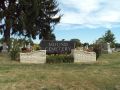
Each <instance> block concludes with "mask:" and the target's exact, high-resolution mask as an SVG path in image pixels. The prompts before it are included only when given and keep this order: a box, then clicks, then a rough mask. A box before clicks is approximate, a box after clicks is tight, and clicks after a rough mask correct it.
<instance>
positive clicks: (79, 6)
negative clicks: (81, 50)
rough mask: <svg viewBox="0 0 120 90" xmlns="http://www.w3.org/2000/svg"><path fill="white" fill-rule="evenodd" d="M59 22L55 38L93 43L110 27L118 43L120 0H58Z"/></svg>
mask: <svg viewBox="0 0 120 90" xmlns="http://www.w3.org/2000/svg"><path fill="white" fill-rule="evenodd" d="M58 2H59V8H60V9H61V11H60V14H63V17H62V18H61V21H60V23H59V24H58V25H57V26H56V27H55V30H54V33H55V35H56V39H57V40H62V39H65V40H70V39H73V38H78V39H80V41H81V42H83V43H84V42H88V43H93V42H95V40H97V39H98V38H99V37H101V36H103V35H104V34H105V32H106V31H107V30H108V29H110V30H111V31H112V32H113V33H114V34H115V37H116V42H118V43H120V30H119V29H120V0H59V1H58Z"/></svg>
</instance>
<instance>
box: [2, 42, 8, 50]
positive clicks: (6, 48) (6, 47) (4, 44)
mask: <svg viewBox="0 0 120 90" xmlns="http://www.w3.org/2000/svg"><path fill="white" fill-rule="evenodd" d="M2 52H8V46H7V44H6V43H3V49H2Z"/></svg>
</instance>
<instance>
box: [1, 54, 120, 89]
mask: <svg viewBox="0 0 120 90" xmlns="http://www.w3.org/2000/svg"><path fill="white" fill-rule="evenodd" d="M0 90H120V53H114V54H104V55H102V56H101V57H100V58H99V59H98V61H97V62H96V63H92V64H80V63H79V64H37V65H36V64H20V63H19V62H15V61H11V60H10V58H9V57H8V56H7V55H3V54H0Z"/></svg>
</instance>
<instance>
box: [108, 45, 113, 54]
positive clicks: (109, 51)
mask: <svg viewBox="0 0 120 90" xmlns="http://www.w3.org/2000/svg"><path fill="white" fill-rule="evenodd" d="M107 49H108V53H109V54H111V53H112V49H111V48H110V43H107Z"/></svg>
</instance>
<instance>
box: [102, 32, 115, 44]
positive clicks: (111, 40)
mask: <svg viewBox="0 0 120 90" xmlns="http://www.w3.org/2000/svg"><path fill="white" fill-rule="evenodd" d="M103 38H104V40H105V42H108V43H114V42H115V37H114V34H113V33H112V32H111V30H108V31H107V32H106V33H105V35H104V36H103Z"/></svg>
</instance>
